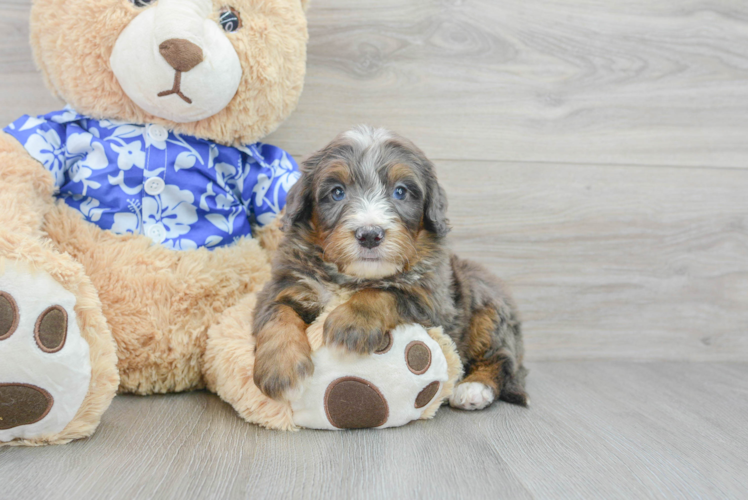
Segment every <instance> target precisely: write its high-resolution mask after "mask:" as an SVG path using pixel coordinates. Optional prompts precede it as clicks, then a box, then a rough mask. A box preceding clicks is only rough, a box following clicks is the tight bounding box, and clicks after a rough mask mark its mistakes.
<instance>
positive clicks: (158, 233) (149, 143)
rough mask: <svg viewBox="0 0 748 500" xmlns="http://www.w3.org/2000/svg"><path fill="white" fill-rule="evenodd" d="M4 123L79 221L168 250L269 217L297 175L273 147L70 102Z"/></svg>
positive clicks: (225, 237) (224, 240) (214, 242)
mask: <svg viewBox="0 0 748 500" xmlns="http://www.w3.org/2000/svg"><path fill="white" fill-rule="evenodd" d="M4 130H5V132H7V133H8V134H10V135H12V136H13V137H15V138H16V139H17V140H18V141H19V142H20V143H21V144H22V145H23V146H24V147H25V148H26V150H27V151H28V152H29V154H30V155H31V156H32V157H34V158H35V159H37V160H38V161H39V162H40V163H41V164H42V165H44V167H45V168H46V169H47V170H49V171H50V172H51V173H52V175H53V176H54V180H55V185H56V187H57V196H58V197H59V198H61V199H63V200H64V201H65V203H67V204H68V205H70V206H71V207H73V208H75V209H76V210H79V211H80V212H81V213H82V214H83V216H84V217H85V218H86V220H88V221H90V222H92V223H94V224H96V225H98V226H99V227H101V228H102V229H108V230H110V231H113V232H115V233H117V234H126V233H134V234H144V235H147V236H149V237H150V238H151V239H152V240H153V241H154V242H155V243H160V244H162V245H164V246H166V247H169V248H173V249H175V250H191V249H195V248H198V247H208V248H215V247H219V246H224V245H230V244H232V243H233V242H234V241H236V240H237V239H239V238H242V237H245V236H250V237H251V234H252V230H251V227H250V224H251V223H255V224H258V225H260V226H262V225H265V224H268V223H269V222H271V221H272V220H273V219H274V218H275V217H276V215H278V213H279V212H280V211H281V209H282V208H283V206H284V205H285V202H286V194H287V193H288V190H289V189H290V188H291V186H292V185H293V184H294V183H295V182H296V181H297V180H298V178H299V176H300V174H299V169H298V166H297V165H296V162H295V161H294V160H293V158H291V156H290V155H289V154H288V153H286V152H285V151H283V150H282V149H280V148H277V147H275V146H270V145H268V144H261V143H259V142H258V143H256V144H251V145H248V146H243V147H238V148H237V147H229V146H222V145H219V144H215V143H213V142H211V141H208V140H204V139H198V138H195V137H189V136H185V135H180V134H176V133H174V132H170V131H168V130H167V129H166V128H164V127H162V126H160V125H132V124H128V123H120V122H115V121H109V120H95V119H93V118H87V117H85V116H82V115H79V114H78V113H76V112H75V111H73V110H72V109H70V108H65V109H64V110H62V111H55V112H53V113H49V114H47V115H43V116H39V117H37V118H33V117H30V116H24V117H22V118H19V119H18V120H16V121H15V122H13V123H12V124H10V125H9V126H7V127H6V128H5V129H4Z"/></svg>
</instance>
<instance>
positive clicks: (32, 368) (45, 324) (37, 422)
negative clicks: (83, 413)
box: [0, 262, 91, 442]
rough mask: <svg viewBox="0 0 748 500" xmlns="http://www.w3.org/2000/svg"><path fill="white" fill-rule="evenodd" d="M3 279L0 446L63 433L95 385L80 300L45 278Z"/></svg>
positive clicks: (20, 273)
mask: <svg viewBox="0 0 748 500" xmlns="http://www.w3.org/2000/svg"><path fill="white" fill-rule="evenodd" d="M0 273H2V274H0V442H7V441H10V440H13V439H17V438H22V439H29V438H34V437H38V436H43V435H51V434H55V433H58V432H61V431H62V430H63V429H64V428H65V426H67V424H68V423H70V421H71V420H73V418H74V417H75V415H76V413H77V411H78V408H80V406H81V404H82V403H83V399H84V398H85V396H86V393H87V391H88V386H89V383H90V381H91V365H90V360H89V347H88V344H87V343H86V341H85V340H84V339H83V338H82V337H81V334H80V330H79V327H78V323H77V320H76V315H75V310H74V306H75V303H76V300H75V296H74V295H73V294H72V293H70V292H69V291H67V290H65V289H64V288H63V287H62V286H61V285H60V284H59V283H57V282H56V281H55V280H54V279H53V278H52V277H51V276H50V275H48V274H46V273H43V272H36V273H31V272H28V271H26V270H23V269H22V268H21V267H20V266H14V265H13V264H12V263H7V262H6V264H5V269H4V270H0Z"/></svg>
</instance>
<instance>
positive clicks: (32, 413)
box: [0, 384, 55, 430]
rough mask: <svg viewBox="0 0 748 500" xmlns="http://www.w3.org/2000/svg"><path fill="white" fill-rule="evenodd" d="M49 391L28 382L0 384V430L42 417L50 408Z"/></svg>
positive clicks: (31, 422) (34, 421) (50, 397)
mask: <svg viewBox="0 0 748 500" xmlns="http://www.w3.org/2000/svg"><path fill="white" fill-rule="evenodd" d="M54 402H55V401H54V398H53V397H52V395H51V394H50V393H48V392H47V391H45V390H44V389H42V388H41V387H36V386H35V385H30V384H0V415H2V416H0V430H6V429H12V428H13V427H18V426H20V425H29V424H34V423H36V422H38V421H39V420H41V419H43V418H44V417H46V416H47V413H49V410H51V409H52V405H53V404H54Z"/></svg>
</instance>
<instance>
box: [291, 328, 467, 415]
mask: <svg viewBox="0 0 748 500" xmlns="http://www.w3.org/2000/svg"><path fill="white" fill-rule="evenodd" d="M442 342H447V343H448V344H449V348H450V350H449V351H447V352H452V353H453V349H454V347H453V346H452V344H451V341H449V340H448V339H445V336H444V335H443V334H442V333H441V329H433V330H431V331H428V332H427V331H426V329H424V328H423V327H422V326H420V325H401V326H399V327H397V328H395V329H394V330H392V331H391V332H388V333H387V334H386V335H385V339H384V341H383V343H382V345H380V347H379V348H378V349H377V350H376V351H375V352H374V353H373V354H370V355H358V354H354V353H351V352H348V351H346V350H344V349H341V348H335V347H328V346H325V347H322V348H320V349H318V350H316V351H315V352H314V353H313V355H312V358H313V359H314V365H315V372H314V375H313V376H312V377H311V378H310V379H308V380H307V381H306V382H305V384H304V387H303V388H302V390H301V391H300V394H299V395H298V396H297V400H296V401H294V402H293V404H292V406H293V410H294V422H295V423H296V425H298V426H300V427H311V428H317V429H358V428H367V427H378V428H384V427H395V426H400V425H405V424H407V423H408V422H410V421H412V420H417V419H419V418H428V417H430V416H432V415H433V414H434V412H435V411H436V409H437V408H438V406H439V405H440V404H441V402H442V400H443V399H444V398H446V397H448V396H449V392H450V390H451V388H452V384H453V383H454V379H455V378H456V376H457V373H456V370H457V368H454V369H452V366H451V365H457V364H458V363H457V359H456V355H454V357H455V359H454V360H451V361H452V362H451V363H450V360H448V359H447V356H446V355H445V352H444V350H443V349H442V345H441V344H442Z"/></svg>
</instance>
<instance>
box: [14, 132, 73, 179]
mask: <svg viewBox="0 0 748 500" xmlns="http://www.w3.org/2000/svg"><path fill="white" fill-rule="evenodd" d="M23 147H24V148H26V151H28V152H29V154H30V155H31V156H32V157H33V158H34V159H35V160H37V161H38V162H39V163H41V164H42V165H44V167H45V168H46V169H47V170H49V171H50V172H51V173H52V176H53V177H54V179H55V185H56V186H57V187H60V186H62V184H63V182H64V181H65V177H64V171H63V170H64V167H65V165H64V164H63V162H62V158H64V157H65V149H64V148H63V146H62V141H61V140H60V136H59V135H58V134H57V132H55V131H54V130H51V129H50V130H39V131H38V132H36V133H35V134H34V135H32V136H30V137H29V139H28V140H27V141H26V144H24V145H23Z"/></svg>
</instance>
